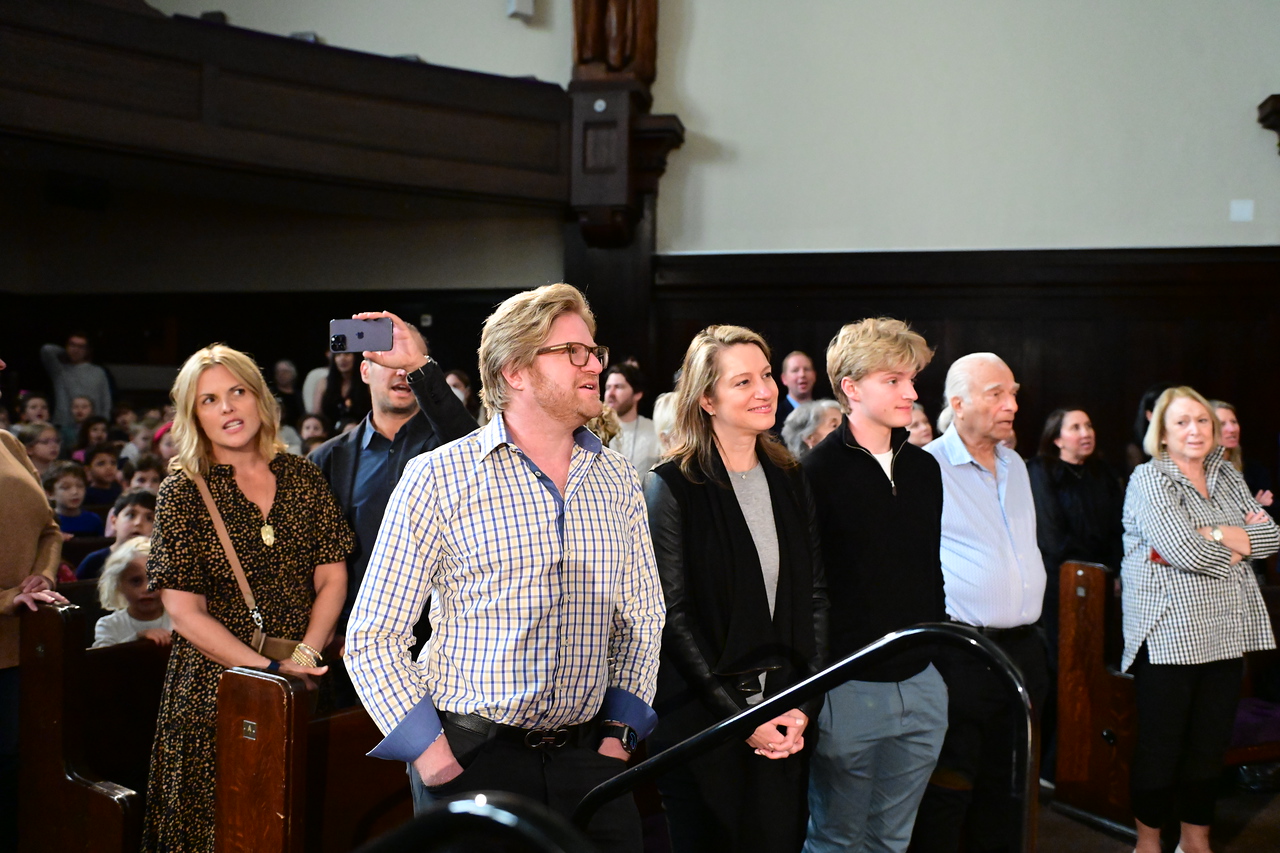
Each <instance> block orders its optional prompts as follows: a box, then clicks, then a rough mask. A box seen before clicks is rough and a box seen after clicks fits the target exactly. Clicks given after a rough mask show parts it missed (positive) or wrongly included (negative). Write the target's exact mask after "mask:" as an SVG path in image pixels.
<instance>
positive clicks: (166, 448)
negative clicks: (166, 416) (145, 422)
mask: <svg viewBox="0 0 1280 853" xmlns="http://www.w3.org/2000/svg"><path fill="white" fill-rule="evenodd" d="M172 430H173V421H165V422H164V423H163V424H161V425H160V427H159V428H158V429H156V431H155V435H153V436H152V437H151V452H152V453H154V454H155V455H156V456H159V457H160V461H161V462H163V463H164V464H165V469H166V470H168V467H169V460H170V459H172V458H173V457H175V456H177V455H178V448H177V446H176V445H174V443H173V433H172Z"/></svg>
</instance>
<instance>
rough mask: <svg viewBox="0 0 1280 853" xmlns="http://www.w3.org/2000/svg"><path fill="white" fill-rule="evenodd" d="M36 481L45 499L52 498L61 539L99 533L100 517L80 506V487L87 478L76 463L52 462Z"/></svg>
mask: <svg viewBox="0 0 1280 853" xmlns="http://www.w3.org/2000/svg"><path fill="white" fill-rule="evenodd" d="M40 483H41V484H42V485H43V486H44V493H45V494H46V495H48V496H49V500H51V501H53V506H54V513H55V514H56V515H57V517H58V527H60V528H62V538H63V539H70V538H71V537H72V536H101V535H102V529H103V528H102V519H101V518H99V517H98V516H97V515H95V514H94V513H92V512H85V511H84V510H83V509H81V507H83V506H84V490H85V487H86V486H87V484H88V479H87V478H86V477H85V475H84V468H83V467H82V466H81V465H80V464H79V463H76V462H68V461H67V460H65V459H62V460H59V461H57V462H54V463H53V464H52V465H50V466H49V468H48V470H46V471H45V472H44V476H42V477H41V478H40Z"/></svg>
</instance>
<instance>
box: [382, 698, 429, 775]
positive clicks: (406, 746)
mask: <svg viewBox="0 0 1280 853" xmlns="http://www.w3.org/2000/svg"><path fill="white" fill-rule="evenodd" d="M443 729H444V727H443V726H441V725H440V715H439V714H437V713H436V706H435V705H434V704H433V703H432V701H431V697H430V696H423V697H422V701H421V702H419V703H418V704H417V705H415V706H414V707H413V710H412V711H410V712H409V713H408V714H406V715H405V718H404V719H403V720H401V721H400V724H399V725H398V726H396V727H395V728H394V729H392V730H391V731H390V732H389V733H388V734H387V736H386V737H384V738H383V739H382V742H381V743H379V744H378V745H377V746H375V747H374V748H373V749H371V750H370V751H369V752H368V755H369V757H370V758H385V759H387V760H389V761H404V762H407V763H409V764H412V763H413V762H414V760H415V759H417V757H418V756H419V755H422V753H424V752H426V751H427V747H429V746H431V744H433V743H435V740H436V738H437V737H439V736H440V732H441V731H442V730H443Z"/></svg>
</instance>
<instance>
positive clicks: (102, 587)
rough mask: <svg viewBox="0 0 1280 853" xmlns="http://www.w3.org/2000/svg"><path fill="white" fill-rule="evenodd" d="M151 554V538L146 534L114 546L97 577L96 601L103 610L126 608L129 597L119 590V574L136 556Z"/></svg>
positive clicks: (144, 556) (127, 607) (122, 572)
mask: <svg viewBox="0 0 1280 853" xmlns="http://www.w3.org/2000/svg"><path fill="white" fill-rule="evenodd" d="M150 554H151V540H150V539H149V538H148V537H146V536H135V537H133V538H132V539H129V540H128V541H126V542H123V543H121V544H120V545H118V546H116V549H115V550H114V551H112V552H111V556H109V557H107V561H106V562H105V563H103V565H102V576H101V577H99V578H98V603H99V604H101V605H102V609H103V610H128V609H129V599H127V598H125V597H124V593H123V592H122V591H121V590H120V576H121V575H122V574H124V570H125V569H127V568H129V564H130V563H132V562H133V561H134V559H135V558H137V557H143V558H144V560H143V562H145V558H146V557H148V556H150Z"/></svg>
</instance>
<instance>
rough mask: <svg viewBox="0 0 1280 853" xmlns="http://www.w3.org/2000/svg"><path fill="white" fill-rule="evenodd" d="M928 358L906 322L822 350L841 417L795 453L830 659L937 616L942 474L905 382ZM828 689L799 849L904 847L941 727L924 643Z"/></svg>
mask: <svg viewBox="0 0 1280 853" xmlns="http://www.w3.org/2000/svg"><path fill="white" fill-rule="evenodd" d="M932 357H933V353H931V352H930V351H929V347H928V345H927V344H926V343H925V340H924V338H922V337H921V336H920V335H918V334H917V333H915V332H913V331H912V330H911V329H910V327H909V326H907V324H905V323H903V322H901V321H899V320H891V319H887V318H879V319H868V320H863V321H862V322H860V323H851V324H850V325H847V326H845V327H844V328H843V329H841V330H840V333H839V334H838V335H837V336H836V337H835V339H834V340H832V342H831V346H830V347H828V348H827V371H828V374H829V376H830V378H831V387H832V388H833V389H834V390H835V392H836V396H837V398H838V399H839V402H840V407H841V408H842V409H843V410H844V412H845V418H844V420H843V422H842V423H841V424H840V427H839V428H838V429H837V430H836V431H834V432H832V433H831V434H830V435H828V436H827V437H826V438H825V439H823V440H822V441H821V442H819V443H818V445H817V446H816V447H814V449H813V450H811V451H810V452H809V453H808V454H807V455H806V456H805V457H804V461H803V463H802V464H803V465H804V469H805V473H806V474H807V475H808V477H809V483H810V486H811V488H812V490H813V497H814V503H815V504H816V505H817V514H818V526H819V530H820V531H821V534H822V549H823V556H824V558H825V562H826V570H827V588H828V593H829V595H830V598H831V654H830V659H831V660H833V661H834V660H839V659H841V658H843V657H846V656H847V655H849V654H850V653H852V652H854V651H856V650H858V649H859V648H861V647H863V646H865V645H867V644H868V643H871V642H874V641H875V640H878V639H880V637H882V636H884V635H885V634H888V633H890V632H892V631H898V630H901V629H903V628H908V627H910V626H912V625H915V624H917V623H920V622H941V621H944V620H945V619H946V611H945V599H944V596H943V585H942V566H941V563H940V560H939V552H938V547H939V543H940V540H941V530H942V475H941V473H940V472H939V468H938V462H937V460H935V459H934V458H933V457H932V456H930V455H929V454H928V453H926V452H925V451H924V450H922V449H921V448H919V447H916V446H915V445H914V444H910V443H909V442H908V441H907V437H908V435H909V433H908V432H907V429H906V426H907V424H909V423H911V416H912V403H914V402H915V400H916V392H915V377H916V374H917V373H918V372H919V371H920V370H922V369H924V367H925V365H927V364H928V363H929V360H930V359H931V358H932ZM860 677H861V680H858V681H849V682H847V683H845V684H843V685H841V686H840V687H837V688H836V689H835V690H832V691H831V692H830V693H828V694H827V702H826V705H825V706H824V707H823V709H822V712H821V713H820V714H819V715H818V726H819V732H820V735H819V737H818V745H817V748H816V750H815V752H814V755H813V757H812V763H811V765H810V780H809V811H810V818H809V833H808V839H807V840H806V842H805V848H804V849H805V851H806V853H819V851H836V850H863V849H867V850H894V851H905V850H906V849H907V845H908V843H909V842H910V840H911V831H912V827H913V826H914V824H915V818H916V810H917V809H918V808H919V806H920V800H921V798H922V797H923V796H924V792H925V788H926V786H927V785H928V782H929V776H930V774H931V773H932V772H933V768H934V764H935V763H936V762H937V759H938V753H939V751H940V750H941V749H942V740H943V736H944V735H945V733H946V730H947V686H946V683H945V682H944V681H943V680H942V676H941V675H940V674H939V673H938V670H937V669H935V668H934V666H933V663H932V662H931V660H930V656H929V653H928V651H927V650H925V651H923V652H907V653H903V654H900V655H898V656H897V657H894V658H890V659H889V660H886V661H885V662H883V663H881V664H878V665H877V666H875V667H874V668H872V669H870V670H867V671H865V672H864V673H863V674H862V675H861V676H860Z"/></svg>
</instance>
